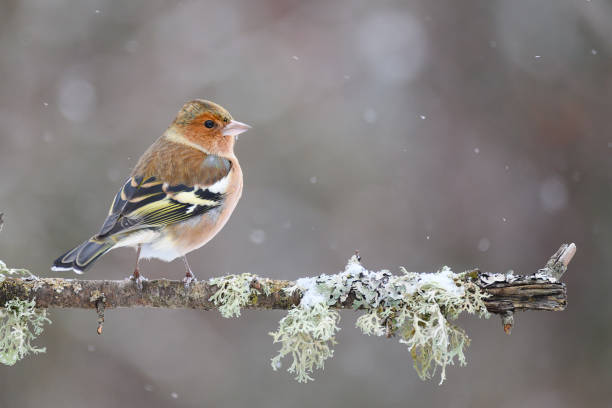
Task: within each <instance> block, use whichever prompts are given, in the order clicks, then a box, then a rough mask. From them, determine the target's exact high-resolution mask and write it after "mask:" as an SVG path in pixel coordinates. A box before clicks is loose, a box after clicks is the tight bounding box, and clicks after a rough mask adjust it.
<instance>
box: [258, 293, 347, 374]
mask: <svg viewBox="0 0 612 408" xmlns="http://www.w3.org/2000/svg"><path fill="white" fill-rule="evenodd" d="M339 321H340V314H339V313H338V312H337V311H335V310H331V309H330V308H329V306H328V305H327V304H325V303H324V302H320V303H316V304H313V305H311V306H305V305H300V306H297V307H294V308H292V309H291V310H289V312H288V313H287V316H285V317H283V318H282V319H281V321H280V323H279V327H278V330H277V331H275V332H272V333H270V335H271V336H272V337H273V338H274V343H281V344H282V345H281V349H280V350H279V352H278V354H277V355H276V356H275V357H273V358H272V368H273V369H274V370H275V371H276V370H277V369H279V368H280V367H281V360H282V358H283V357H285V356H286V355H288V354H290V355H291V357H292V358H293V361H292V363H291V366H289V368H288V369H287V371H288V372H290V373H292V374H295V379H296V380H297V381H298V382H308V381H310V380H312V379H313V378H312V377H310V375H309V373H312V372H313V371H314V369H322V368H323V367H324V364H325V360H327V359H328V358H330V357H332V356H333V354H334V350H333V349H332V347H331V346H333V345H335V344H336V340H335V337H334V335H335V334H336V332H337V331H338V330H340V328H339V327H338V326H337V323H338V322H339Z"/></svg>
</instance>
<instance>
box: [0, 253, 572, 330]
mask: <svg viewBox="0 0 612 408" xmlns="http://www.w3.org/2000/svg"><path fill="white" fill-rule="evenodd" d="M575 251H576V247H575V245H574V244H569V245H568V244H564V245H563V246H562V247H561V248H559V250H558V251H557V252H556V253H555V254H554V255H553V256H552V257H551V258H550V260H549V261H548V263H547V264H546V266H545V267H544V268H543V269H540V270H539V271H538V272H537V273H536V274H534V275H529V276H512V275H509V276H506V275H501V274H490V273H482V272H480V271H478V270H473V271H471V272H470V273H468V274H467V275H466V279H472V280H473V281H474V282H475V283H476V284H477V285H478V286H480V288H481V289H482V290H483V291H484V292H486V293H488V294H489V295H490V297H488V298H487V299H486V301H485V304H486V306H487V309H488V310H489V312H491V313H496V314H501V315H502V316H506V319H507V320H508V319H511V313H512V312H514V311H519V310H548V311H562V310H564V309H565V307H566V305H567V294H566V288H565V284H563V283H559V282H557V281H556V280H558V279H559V278H560V277H561V276H562V274H563V273H564V272H565V270H566V269H567V264H568V263H569V261H570V260H571V258H572V256H573V254H574V253H575ZM259 279H260V280H259V281H256V280H254V281H253V282H251V285H252V286H253V287H255V288H258V287H260V285H262V284H263V285H268V287H269V288H270V289H271V292H270V294H269V295H264V294H260V295H256V296H255V295H253V296H251V299H250V301H249V303H248V304H247V305H245V306H244V307H245V308H248V309H289V308H291V307H292V306H294V305H297V304H299V302H300V298H301V293H300V291H299V290H296V291H295V292H293V294H292V295H288V294H287V293H285V291H283V290H282V289H283V288H286V287H289V286H293V285H294V282H291V281H285V280H271V279H264V278H259ZM217 289H218V288H217V287H216V286H214V285H211V284H210V283H209V282H208V281H202V282H193V283H192V284H191V286H190V287H189V288H188V289H186V288H185V286H184V284H183V282H181V281H171V280H165V279H161V280H150V281H144V282H143V285H142V289H139V288H138V287H137V285H136V284H135V283H134V282H133V281H130V280H127V279H126V280H121V281H113V280H73V279H56V278H45V279H37V278H29V279H19V278H10V277H8V278H5V279H4V281H2V282H0V305H3V304H5V302H6V301H8V300H10V299H15V298H18V299H22V300H31V299H35V300H36V306H37V307H39V308H82V309H97V310H98V314H99V315H100V316H102V315H103V309H105V308H107V309H108V308H117V307H138V306H140V307H163V308H173V309H177V308H187V309H202V310H209V309H214V308H216V306H215V305H214V304H213V302H211V301H210V300H209V299H210V297H211V296H212V295H213V294H214V293H215V292H216V291H217ZM353 300H354V297H353V296H349V297H348V298H347V299H346V301H344V302H339V303H337V304H335V305H332V306H331V307H333V308H341V309H342V308H351V306H352V303H353ZM101 318H102V317H101ZM508 324H510V325H511V322H510V323H508Z"/></svg>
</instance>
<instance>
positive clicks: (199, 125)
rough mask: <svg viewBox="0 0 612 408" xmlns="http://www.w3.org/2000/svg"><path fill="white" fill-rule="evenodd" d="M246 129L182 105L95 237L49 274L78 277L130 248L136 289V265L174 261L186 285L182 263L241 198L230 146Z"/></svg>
mask: <svg viewBox="0 0 612 408" xmlns="http://www.w3.org/2000/svg"><path fill="white" fill-rule="evenodd" d="M249 128H250V126H249V125H246V124H244V123H241V122H238V121H235V120H233V119H232V116H231V115H230V114H229V112H228V111H227V110H225V109H224V108H222V107H221V106H219V105H217V104H215V103H212V102H209V101H205V100H200V99H198V100H193V101H190V102H187V103H186V104H185V105H183V107H182V109H181V110H180V111H179V113H178V115H177V116H176V118H175V119H174V121H173V122H172V124H171V125H170V126H169V127H168V129H167V130H166V131H165V132H164V134H163V135H162V136H161V137H160V138H159V139H157V140H156V141H155V143H153V145H151V147H149V149H148V150H147V151H146V152H145V153H144V154H143V155H142V157H140V159H139V160H138V163H137V164H136V167H134V170H133V171H132V174H131V175H130V177H129V178H128V179H127V181H126V182H125V183H124V184H123V186H122V187H121V189H119V192H118V193H117V195H115V199H114V200H113V203H112V205H111V207H110V210H109V212H108V216H107V217H106V220H105V221H104V224H103V225H102V227H101V228H100V232H98V234H96V235H94V236H93V237H91V238H90V239H89V240H87V241H85V242H84V243H82V244H81V245H79V246H77V247H76V248H74V249H71V250H70V251H68V252H66V253H65V254H64V255H62V256H60V257H59V258H57V259H56V260H55V262H54V263H53V266H52V267H51V269H52V270H54V271H65V270H74V271H75V272H76V273H78V274H81V273H83V272H85V271H86V270H87V269H89V268H90V267H91V266H92V265H93V263H94V262H95V261H96V260H98V259H99V258H100V257H101V256H102V255H104V254H105V253H107V252H108V251H110V250H111V249H115V248H119V247H126V246H129V247H135V248H136V251H137V255H136V266H135V268H134V275H133V278H134V279H135V280H136V281H137V282H138V284H139V286H140V285H141V283H140V281H141V275H140V271H139V262H140V259H142V258H157V259H161V260H163V261H166V262H170V261H172V260H173V259H176V258H179V257H182V258H183V261H184V263H185V268H186V273H185V284H186V285H189V282H191V281H192V280H193V279H194V275H193V272H192V271H191V268H190V267H189V264H188V263H187V258H186V257H185V255H186V254H187V253H189V252H191V251H193V250H194V249H198V248H200V247H201V246H203V245H204V244H206V243H207V242H208V241H210V240H211V239H212V238H213V237H214V236H215V235H216V234H217V233H218V232H219V231H220V230H221V228H223V226H224V225H225V223H226V222H227V220H228V219H229V217H230V215H231V214H232V212H233V211H234V208H235V207H236V204H237V203H238V200H239V199H240V196H241V194H242V170H241V169H240V164H239V163H238V159H237V158H236V156H235V154H234V144H235V141H236V139H237V138H238V135H239V134H241V133H243V132H245V131H246V130H247V129H249Z"/></svg>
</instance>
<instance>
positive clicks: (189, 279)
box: [183, 275, 198, 290]
mask: <svg viewBox="0 0 612 408" xmlns="http://www.w3.org/2000/svg"><path fill="white" fill-rule="evenodd" d="M197 281H198V280H197V279H196V278H195V276H193V275H191V276H189V275H187V276H185V277H184V278H183V284H184V285H185V290H188V289H189V286H191V282H197Z"/></svg>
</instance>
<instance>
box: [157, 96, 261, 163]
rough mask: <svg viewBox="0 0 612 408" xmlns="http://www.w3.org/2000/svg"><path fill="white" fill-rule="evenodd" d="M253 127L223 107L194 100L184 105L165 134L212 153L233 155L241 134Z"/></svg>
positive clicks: (173, 139) (171, 138)
mask: <svg viewBox="0 0 612 408" xmlns="http://www.w3.org/2000/svg"><path fill="white" fill-rule="evenodd" d="M250 128H251V127H250V126H249V125H247V124H245V123H242V122H238V121H236V120H234V119H233V118H232V115H230V113H229V112H228V111H227V110H226V109H225V108H223V107H222V106H219V105H217V104H216V103H213V102H210V101H205V100H203V99H195V100H193V101H189V102H187V103H186V104H185V105H183V107H182V108H181V110H180V111H179V113H178V114H177V115H176V118H175V119H174V121H173V122H172V124H171V125H170V127H169V128H168V130H167V131H166V134H165V135H166V137H167V138H169V139H170V140H172V141H174V142H178V143H183V144H187V145H190V146H192V147H194V148H199V149H200V150H202V151H205V152H206V153H209V154H215V155H218V156H230V155H233V152H234V143H235V142H236V140H237V138H238V135H239V134H241V133H244V132H246V131H247V130H248V129H250Z"/></svg>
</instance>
